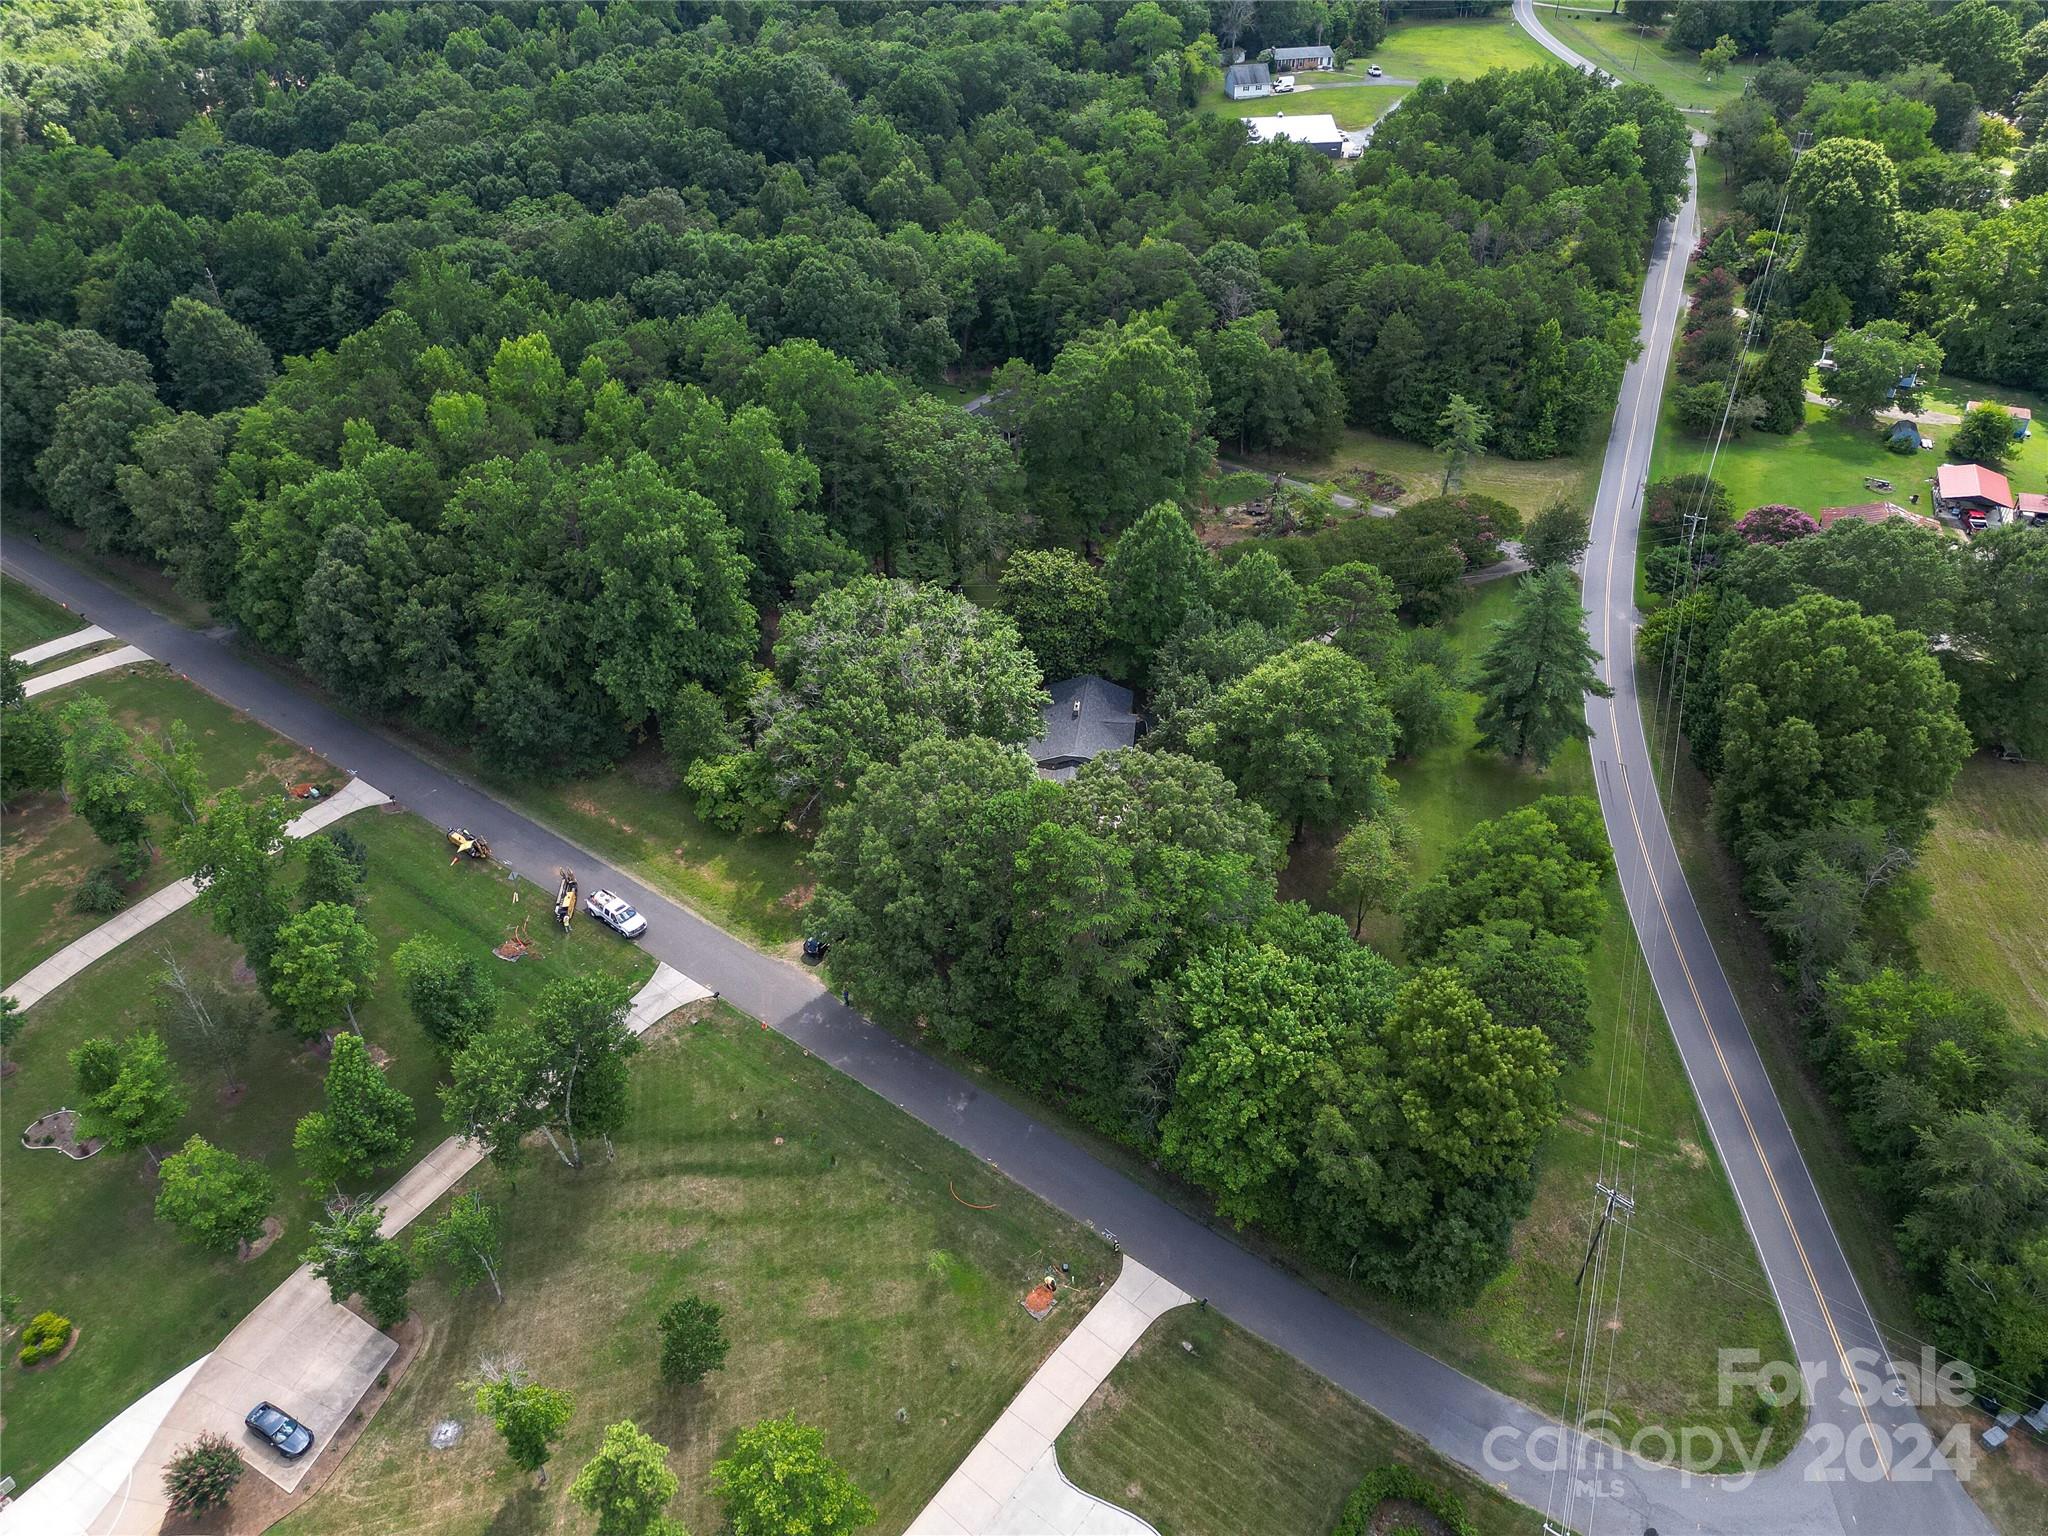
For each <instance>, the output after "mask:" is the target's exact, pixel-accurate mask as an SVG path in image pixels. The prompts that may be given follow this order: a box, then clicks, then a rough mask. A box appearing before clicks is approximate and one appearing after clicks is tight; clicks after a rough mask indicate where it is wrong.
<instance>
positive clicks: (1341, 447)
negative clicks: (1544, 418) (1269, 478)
mask: <svg viewBox="0 0 2048 1536" xmlns="http://www.w3.org/2000/svg"><path fill="white" fill-rule="evenodd" d="M1605 443H1606V440H1605V439H1604V438H1602V439H1601V440H1600V441H1599V442H1595V443H1592V444H1589V445H1588V446H1587V447H1586V448H1585V449H1583V450H1581V451H1580V452H1579V453H1576V454H1574V455H1572V456H1571V457H1569V458H1559V459H1503V458H1500V457H1498V456H1496V455H1494V454H1483V455H1481V457H1480V458H1479V459H1478V461H1477V462H1475V463H1473V464H1472V465H1470V466H1469V467H1467V469H1466V470H1465V473H1464V476H1463V478H1462V479H1461V480H1460V481H1459V483H1458V488H1459V489H1460V490H1464V491H1471V492H1473V493H1474V494H1476V495H1480V496H1492V497H1495V498H1497V499H1499V500H1501V501H1505V502H1507V503H1509V504H1510V505H1511V506H1515V507H1519V508H1521V510H1522V513H1523V515H1525V516H1530V515H1533V514H1535V513H1537V512H1541V511H1542V510H1543V509H1544V508H1545V507H1546V506H1548V505H1549V504H1550V503H1551V502H1553V501H1555V500H1556V499H1557V498H1558V497H1560V496H1564V497H1568V498H1570V499H1571V500H1573V501H1576V502H1578V503H1579V504H1580V505H1581V506H1584V505H1587V504H1588V503H1589V502H1590V501H1591V499H1592V493H1593V482H1594V479H1595V477H1596V476H1597V475H1598V474H1599V469H1600V455H1601V453H1602V452H1603V451H1604V449H1605ZM1232 457H1233V458H1237V457H1239V456H1238V455H1232ZM1242 461H1243V462H1245V463H1247V464H1251V465H1254V466H1256V467H1258V468H1260V469H1265V470H1278V471H1281V472H1283V473H1285V474H1289V475H1296V476H1299V477H1300V478H1301V479H1303V480H1317V481H1340V480H1342V478H1343V477H1344V476H1345V475H1347V474H1350V473H1353V472H1356V471H1361V470H1366V469H1375V470H1378V471H1379V472H1380V473H1381V474H1383V475H1392V476H1393V477H1394V478H1395V479H1397V480H1399V481H1400V482H1401V483H1402V485H1403V486H1404V487H1405V489H1404V490H1403V491H1402V493H1401V495H1400V496H1399V497H1397V498H1396V502H1395V504H1396V505H1398V506H1408V505H1411V504H1412V503H1414V502H1418V501H1426V500H1428V499H1429V498H1430V497H1432V496H1434V495H1436V494H1437V487H1438V486H1439V485H1441V484H1442V483H1443V473H1444V461H1443V459H1442V457H1441V456H1440V455H1439V454H1438V453H1437V452H1436V450H1435V449H1433V448H1428V447H1425V446H1424V445H1423V444H1421V443H1411V442H1409V441H1408V440H1407V439H1405V438H1399V437H1382V436H1381V435H1380V434H1379V433H1377V432H1367V431H1364V430H1362V429H1360V428H1357V427H1346V428H1345V429H1344V436H1343V438H1342V440H1341V441H1340V442H1339V443H1338V445H1337V451H1336V452H1335V453H1333V454H1331V455H1329V456H1328V457H1327V458H1323V459H1318V460H1313V461H1305V460H1302V459H1300V458H1297V457H1292V456H1286V455H1272V454H1245V455H1242ZM1342 488H1343V487H1342V486H1339V489H1342Z"/></svg>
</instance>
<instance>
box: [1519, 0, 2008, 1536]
mask: <svg viewBox="0 0 2048 1536" xmlns="http://www.w3.org/2000/svg"><path fill="white" fill-rule="evenodd" d="M1515 18H1516V20H1517V21H1519V22H1520V23H1521V24H1522V27H1523V28H1524V30H1526V31H1527V32H1528V33H1529V35H1530V36H1531V37H1533V38H1534V39H1536V41H1538V42H1539V43H1541V44H1542V45H1543V46H1544V47H1545V48H1547V49H1548V50H1549V51H1550V52H1551V53H1553V54H1555V55H1556V56H1557V57H1558V58H1560V59H1562V60H1563V61H1564V62H1565V63H1567V64H1570V65H1572V66H1573V67H1574V68H1576V69H1582V70H1586V71H1588V72H1596V71H1593V67H1592V65H1590V64H1589V63H1588V62H1587V61H1586V60H1585V59H1583V58H1581V57H1580V56H1579V55H1578V54H1576V53H1574V52H1573V51H1572V50H1571V49H1569V48H1566V47H1564V46H1563V45H1562V44H1561V43H1559V42H1558V41H1557V40H1556V39H1555V38H1553V37H1551V36H1550V34H1549V33H1548V32H1546V31H1545V30H1544V28H1543V24H1542V23H1541V22H1540V21H1539V20H1537V17H1536V9H1535V6H1534V5H1533V4H1532V3H1531V0H1515ZM1698 234H1699V220H1698V206H1697V203H1696V201H1695V200H1694V198H1693V196H1692V194H1691V193H1690V192H1688V194H1687V198H1686V202H1685V206H1684V207H1683V208H1681V209H1680V210H1679V213H1678V217H1677V219H1676V221H1675V222H1674V223H1673V224H1671V225H1667V226H1666V227H1665V228H1664V229H1663V230H1660V231H1659V233H1658V237H1657V248H1656V251H1655V253H1654V255H1653V260H1652V264H1651V268H1650V275H1649V279H1648V281H1647V282H1646V283H1645V284H1644V289H1643V310H1642V333H1643V353H1642V356H1641V357H1639V358H1638V359H1637V360H1636V362H1635V363H1634V364H1633V365H1632V366H1631V367H1630V368H1629V370H1628V372H1627V374H1626V375H1625V376H1624V378H1623V381H1622V388H1621V399H1620V401H1619V403H1618V404H1617V406H1616V408H1615V414H1614V429H1613V431H1612V433H1611V434H1610V435H1609V437H1608V440H1607V454H1606V457H1605V459H1604V460H1603V461H1602V463H1601V467H1600V488H1599V491H1598V493H1597V495H1596V496H1595V498H1594V503H1593V526H1592V542H1591V544H1590V545H1589V546H1588V548H1587V551H1586V558H1585V564H1584V571H1585V580H1584V595H1585V604H1586V608H1587V611H1588V615H1589V618H1590V622H1591V626H1592V635H1593V641H1594V645H1595V647H1596V648H1597V649H1598V650H1599V651H1600V653H1601V655H1602V657H1603V661H1602V664H1601V668H1600V675H1601V676H1602V678H1604V679H1605V680H1606V681H1607V682H1608V683H1609V684H1611V685H1612V686H1613V688H1614V697H1613V698H1612V699H1589V700H1587V703H1586V709H1587V718H1588V721H1589V723H1590V724H1591V725H1592V727H1593V732H1594V735H1593V740H1592V743H1591V746H1592V756H1593V772H1594V777H1595V781H1596V783H1597V784H1598V787H1599V794H1600V809H1601V811H1602V813H1603V814H1604V816H1605V818H1606V822H1607V834H1608V839H1609V841H1610V842H1612V843H1613V845H1614V859H1615V864H1616V866H1617V868H1618V870H1619V871H1620V876H1621V884H1622V890H1623V893H1624V894H1625V896H1626V898H1627V901H1628V910H1629V917H1630V919H1631V921H1632V922H1633V923H1634V925H1635V930H1636V937H1637V939H1638V941H1639V942H1640V943H1641V946H1642V951H1643V957H1644V961H1645V963H1646V964H1647V966H1648V968H1649V973H1650V976H1651V979H1652V980H1653V981H1654V982H1655V984H1656V988H1657V999H1658V1001H1659V1002H1660V1003H1661V1004H1662V1005H1663V1008H1664V1016H1665V1018H1666V1019H1667V1020H1669V1021H1670V1025H1671V1032H1672V1034H1673V1035H1674V1036H1675V1037H1676V1039H1677V1042H1678V1049H1679V1054H1680V1056H1681V1058H1682V1059H1683V1060H1684V1062H1685V1070H1686V1075H1687V1076H1688V1077H1689V1078H1690V1079H1691V1081H1692V1087H1693V1092H1694V1095H1695V1096H1696V1097H1697V1098H1698V1100H1699V1104H1700V1109H1701V1112H1702V1114H1703V1115H1704V1116H1705V1118H1706V1121H1707V1128H1708V1131H1709V1133H1710V1134H1711V1135H1712V1136H1713V1138H1714V1146H1715V1150H1716V1151H1717V1152H1718V1153H1719V1154H1720V1158H1721V1164H1722V1166H1723V1167H1724V1168H1725V1169H1726V1170H1727V1172H1728V1178H1729V1182H1730V1184H1731V1185H1732V1186H1733V1187H1734V1190H1735V1198H1736V1200H1737V1202H1738V1204H1740V1206H1741V1207H1742V1215H1743V1220H1744V1222H1745V1223H1746V1224H1747V1225H1748V1227H1749V1232H1750V1236H1751V1238H1752V1239H1753V1240H1754V1241H1755V1243H1756V1249H1757V1254H1758V1256H1759V1257H1760V1258H1761V1260H1762V1261H1763V1266H1764V1270H1765V1273H1766V1274H1767V1275H1768V1277H1769V1279H1770V1283H1771V1289H1772V1292H1773V1293H1774V1294H1775V1295H1776V1297H1777V1302H1778V1311H1779V1312H1780V1314H1781V1315H1782V1316H1783V1317H1784V1320H1785V1328H1786V1331H1787V1333H1788V1334H1789V1335H1790V1337H1791V1339H1792V1346H1793V1348H1794V1350H1795V1351H1796V1352H1797V1354H1798V1356H1799V1360H1800V1363H1801V1366H1802V1368H1803V1369H1804V1370H1805V1372H1806V1375H1807V1379H1808V1381H1809V1383H1812V1384H1813V1385H1812V1393H1811V1395H1812V1410H1811V1415H1810V1421H1809V1424H1808V1428H1807V1433H1806V1438H1805V1441H1804V1442H1803V1443H1802V1445H1801V1446H1800V1448H1799V1449H1798V1450H1797V1451H1795V1452H1794V1454H1793V1456H1792V1458H1791V1460H1792V1461H1796V1462H1798V1463H1800V1464H1801V1465H1802V1466H1804V1467H1806V1468H1807V1469H1808V1470H1809V1474H1810V1475H1812V1476H1814V1477H1821V1476H1827V1477H1829V1478H1830V1479H1831V1480H1830V1481H1829V1482H1828V1483H1827V1484H1826V1485H1825V1486H1827V1487H1828V1488H1829V1490H1830V1496H1831V1498H1832V1501H1833V1503H1834V1505H1835V1508H1836V1511H1837V1514H1838V1516H1839V1518H1840V1521H1841V1524H1842V1527H1843V1529H1844V1530H1847V1531H1852V1532H1853V1531H1925V1532H1929V1533H1941V1536H1947V1533H1950V1532H1954V1533H1959V1536H1960V1533H1973V1536H1974V1533H1979V1532H1989V1531H1990V1530H1991V1525H1990V1522H1989V1521H1988V1520H1987V1519H1986V1518H1985V1517H1984V1514H1983V1512H1982V1511H1980V1510H1979V1509H1978V1508H1977V1506H1976V1504H1975V1503H1974V1502H1973V1501H1972V1500H1971V1498H1970V1496H1969V1494H1968V1492H1967V1491H1966V1490H1965V1489H1964V1487H1963V1485H1962V1482H1961V1480H1960V1479H1958V1478H1957V1477H1956V1475H1955V1474H1954V1472H1952V1471H1951V1470H1950V1469H1949V1468H1948V1466H1947V1465H1946V1464H1945V1463H1944V1462H1942V1461H1941V1460H1940V1458H1939V1457H1937V1456H1934V1455H1932V1454H1930V1451H1929V1437H1928V1432H1927V1429H1926V1426H1925V1425H1924V1424H1923V1423H1922V1421H1921V1419H1920V1417H1919V1415H1918V1413H1916V1412H1915V1411H1914V1409H1913V1407H1912V1406H1911V1404H1910V1402H1908V1401H1907V1393H1906V1391H1905V1390H1903V1389H1902V1387H1901V1385H1900V1383H1899V1380H1898V1377H1897V1376H1896V1374H1895V1372H1894V1371H1893V1368H1892V1365H1891V1354H1890V1351H1889V1350H1888V1349H1887V1348H1886V1347H1885V1344H1884V1339H1883V1335H1882V1334H1881V1333H1880V1332H1879V1330H1878V1328H1877V1325H1876V1323H1875V1321H1874V1320H1873V1318H1872V1316H1871V1313H1870V1309H1869V1306H1868V1304H1867V1303H1866V1302H1865V1301H1864V1299H1863V1292H1862V1289H1861V1288H1860V1287H1859V1286H1858V1285H1857V1283H1856V1276H1855V1273H1854V1272H1853V1271H1852V1270H1851V1269H1850V1267H1849V1261H1848V1259H1847V1257H1846V1256H1845V1255H1844V1254H1843V1252H1842V1246H1841V1243H1840V1242H1839V1241H1838V1240H1837V1238H1836V1236H1835V1230H1834V1227H1833V1225H1832V1224H1831V1223H1830V1222H1829V1220H1828V1214H1827V1209H1826V1207H1825V1206H1824V1205H1823V1204H1822V1202H1821V1198H1820V1193H1819V1191H1818V1190H1817V1189H1815V1187H1814V1183H1813V1178H1812V1175H1811V1174H1810V1173H1809V1172H1808V1171H1807V1167H1806V1162H1805V1159H1804V1158H1803V1157H1802V1156H1801V1155H1800V1151H1799V1145H1798V1143H1797V1142H1796V1141H1795V1140H1794V1139H1793V1136H1792V1131H1791V1127H1790V1126H1789V1125H1787V1123H1786V1121H1785V1115H1784V1111H1783V1110H1782V1109H1781V1108H1780V1107H1779V1104H1778V1099H1777V1094H1776V1092H1775V1091H1774V1090H1773V1089H1772V1087H1771V1082H1770V1078H1769V1076H1768V1075H1767V1074H1766V1073H1765V1071H1764V1066H1763V1061H1762V1058H1761V1057H1760V1056H1759V1055H1758V1054H1757V1049H1756V1044H1755V1042H1754V1041H1753V1040H1752V1039H1751V1038H1750V1034H1749V1029H1748V1026H1747V1025H1746V1024H1745V1023H1744V1022H1743V1018H1742V1010H1741V1008H1740V1007H1739V1006H1738V1005H1737V1003H1736V1001H1735V995H1734V993H1733V991H1732V990H1731V989H1730V988H1729V985H1728V979H1727V977H1726V975H1724V974H1723V972H1722V970H1721V963H1720V960H1719V959H1718V958H1717V957H1716V955H1715V954H1714V946H1713V941H1712V939H1711V938H1709V936H1708V934H1707V929H1706V925H1705V923H1704V922H1702V921H1701V919H1700V914H1699V908H1698V907H1697V906H1696V905H1695V904H1694V902H1693V898H1692V892H1691V890H1690V888H1689V887H1688V886H1687V885H1686V881H1685V875H1684V872H1683V871H1682V870H1681V869H1680V867H1679V863H1678V855H1677V850H1676V848H1675V847H1674V845H1673V843H1672V841H1671V832H1670V828H1669V826H1668V825H1667V824H1666V822H1665V820H1664V811H1663V805H1662V802H1661V800H1660V798H1659V795H1658V789H1657V781H1656V777H1655V775H1654V774H1653V772H1652V771H1651V758H1650V751H1649V745H1648V742H1647V740H1646V739H1645V735H1644V727H1643V714H1642V709H1641V705H1640V701H1639V696H1638V691H1637V676H1636V664H1635V624H1636V618H1637V614H1636V608H1635V570H1636V536H1637V531H1638V522H1639V519H1640V513H1641V507H1642V487H1643V485H1644V483H1645V482H1646V481H1647V480H1648V478H1649V472H1650V455H1651V453H1652V451H1653V448H1654V446H1655V441H1656V434H1657V412H1658V407H1659V405H1660V403H1661V401H1662V397H1663V386H1664V376H1665V370H1666V367H1667V366H1668V364H1669V362H1670V358H1671V344H1672V336H1673V333H1674V331H1675V330H1676V328H1677V317H1678V313H1679V307H1680V302H1681V299H1682V296H1683V295H1682V289H1683V282H1684V271H1685V264H1686V259H1687V257H1688V255H1689V253H1690V252H1691V250H1692V247H1693V245H1694V244H1695V243H1696V241H1697V239H1698ZM1714 1344H1715V1341H1714V1340H1711V1339H1703V1340H1701V1341H1700V1347H1701V1348H1712V1347H1714ZM1788 1465H1789V1463H1788ZM1775 1528H1776V1527H1773V1529H1775Z"/></svg>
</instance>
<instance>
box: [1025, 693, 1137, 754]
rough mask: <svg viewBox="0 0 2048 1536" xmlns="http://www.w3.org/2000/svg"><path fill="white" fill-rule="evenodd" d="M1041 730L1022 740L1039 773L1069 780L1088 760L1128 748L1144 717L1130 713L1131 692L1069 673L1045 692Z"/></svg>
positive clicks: (1135, 736) (1133, 740)
mask: <svg viewBox="0 0 2048 1536" xmlns="http://www.w3.org/2000/svg"><path fill="white" fill-rule="evenodd" d="M1046 691H1047V692H1048V693H1050V694H1051V695H1052V702H1051V703H1050V704H1048V705H1046V706H1045V709H1044V711H1043V716H1044V719H1045V734H1044V735H1042V736H1040V737H1039V738H1038V739H1037V740H1036V741H1027V742H1026V743H1024V750H1025V751H1026V752H1028V753H1030V754H1031V761H1032V762H1034V763H1036V764H1038V771H1039V774H1040V775H1041V776H1042V777H1044V778H1048V779H1071V778H1072V777H1073V776H1074V770H1075V769H1077V768H1079V767H1080V766H1081V765H1082V764H1083V763H1085V762H1087V761H1089V759H1091V758H1095V757H1100V756H1101V755H1102V754H1103V753H1105V752H1113V751H1115V750H1116V749H1117V748H1118V747H1128V746H1130V745H1131V744H1132V743H1133V742H1135V741H1136V740H1137V739H1138V732H1139V731H1140V730H1142V729H1144V725H1145V721H1144V717H1143V716H1141V715H1137V714H1134V713H1132V711H1131V690H1130V689H1128V688H1120V687H1118V686H1117V685H1116V684H1115V683H1112V682H1109V681H1107V680H1105V679H1103V678H1100V677H1092V676H1091V677H1070V678H1068V679H1067V680H1066V681H1065V682H1062V683H1054V684H1052V685H1051V687H1050V688H1048V689H1047V690H1046Z"/></svg>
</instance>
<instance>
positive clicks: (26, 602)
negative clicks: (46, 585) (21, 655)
mask: <svg viewBox="0 0 2048 1536" xmlns="http://www.w3.org/2000/svg"><path fill="white" fill-rule="evenodd" d="M86 623H87V621H86V620H84V619H81V618H80V617H79V616H78V615H77V614H75V613H73V612H72V611H71V610H70V609H69V608H66V607H65V606H64V605H63V604H62V603H53V602H51V601H50V600H49V599H48V598H47V597H44V596H43V595H42V593H40V592H35V591H31V590H30V589H29V588H27V587H25V586H23V585H22V584H21V583H20V582H18V581H16V580H15V579H14V578H13V577H12V576H0V656H12V655H13V654H14V653H15V652H16V651H25V650H27V649H28V648H29V647H30V646H32V645H41V644H42V643H43V642H44V641H45V640H55V639H56V638H57V637H58V636H59V635H68V634H70V633H72V632H73V631H74V630H80V629H83V628H85V626H86Z"/></svg>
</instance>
